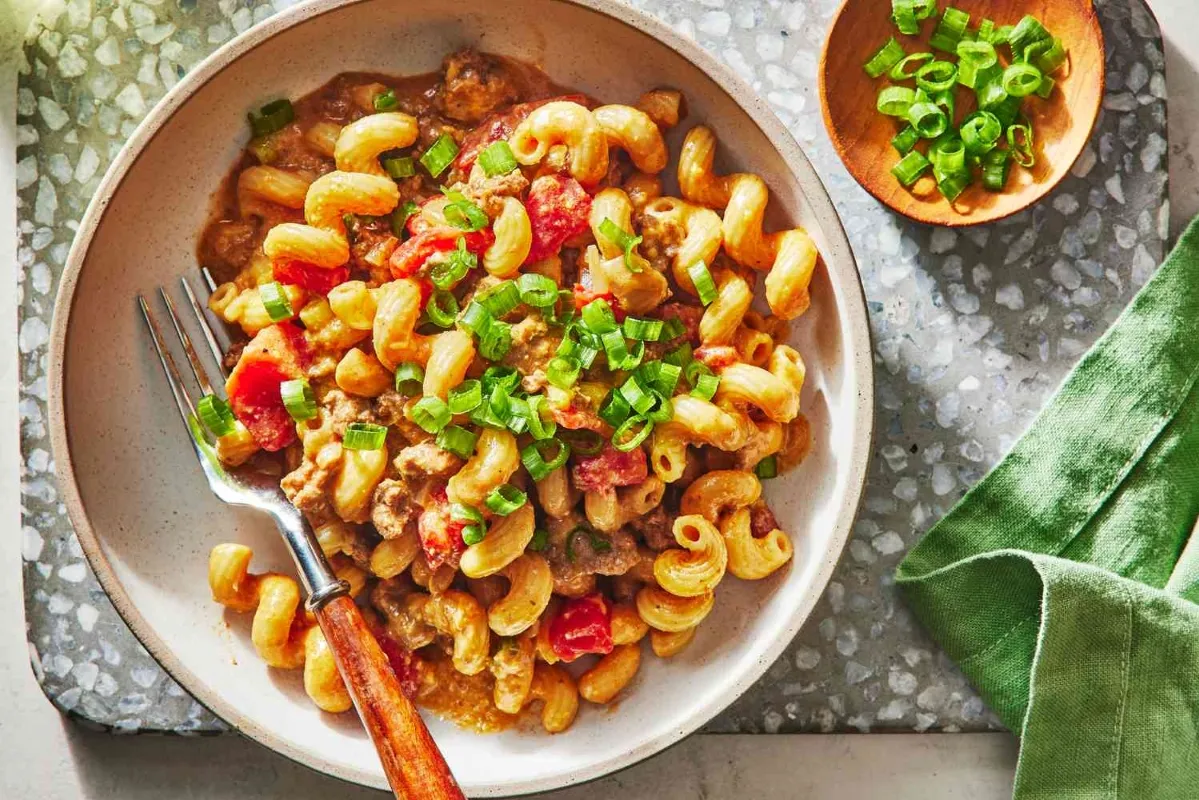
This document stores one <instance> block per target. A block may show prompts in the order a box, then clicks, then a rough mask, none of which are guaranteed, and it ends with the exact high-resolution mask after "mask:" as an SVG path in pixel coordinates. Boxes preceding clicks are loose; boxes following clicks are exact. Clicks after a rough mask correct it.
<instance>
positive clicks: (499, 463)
mask: <svg viewBox="0 0 1199 800" xmlns="http://www.w3.org/2000/svg"><path fill="white" fill-rule="evenodd" d="M519 466H520V450H519V449H518V448H517V446H516V437H515V436H513V435H512V434H511V433H509V432H508V431H497V430H495V429H494V428H486V429H485V430H484V431H483V432H482V433H480V434H479V441H478V442H477V443H476V445H475V454H474V455H473V456H471V457H470V458H469V459H468V460H467V462H466V464H465V466H463V467H462V469H461V470H460V471H459V472H458V474H457V475H455V476H454V477H452V478H450V482H449V483H448V484H447V485H446V494H447V495H449V498H450V501H451V502H454V503H465V504H466V505H468V506H477V505H481V504H482V502H483V500H484V499H485V498H486V497H487V495H489V494H491V490H492V489H494V488H496V487H497V486H499V485H500V484H502V483H506V482H507V481H508V479H509V478H511V477H512V473H513V472H516V468H517V467H519ZM518 513H519V512H518ZM506 520H510V518H506ZM522 549H523V546H522ZM502 566H504V565H503V564H500V565H499V566H498V567H496V569H497V570H498V569H499V568H500V567H502ZM470 577H472V578H478V577H480V576H478V575H471V576H470Z"/></svg>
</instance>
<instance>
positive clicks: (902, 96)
mask: <svg viewBox="0 0 1199 800" xmlns="http://www.w3.org/2000/svg"><path fill="white" fill-rule="evenodd" d="M914 102H916V92H915V90H914V89H909V88H908V87H906V86H888V87H887V88H885V89H883V90H882V91H881V92H879V93H878V103H877V104H876V106H877V108H878V110H879V111H881V112H882V113H884V114H886V115H887V116H889V117H906V116H907V115H908V109H909V108H911V107H912V103H914Z"/></svg>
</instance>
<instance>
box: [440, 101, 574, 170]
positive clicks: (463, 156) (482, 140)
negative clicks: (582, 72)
mask: <svg viewBox="0 0 1199 800" xmlns="http://www.w3.org/2000/svg"><path fill="white" fill-rule="evenodd" d="M554 100H567V101H570V102H572V103H578V104H579V105H589V104H588V102H587V98H586V96H584V95H581V94H568V95H563V96H562V97H547V98H545V99H544V100H533V101H532V102H529V103H518V104H517V105H514V106H512V107H511V108H509V109H507V110H506V111H501V112H497V113H495V114H492V115H491V116H489V117H487V118H486V119H484V120H483V121H482V122H480V123H479V125H478V126H477V127H476V128H475V129H474V130H472V131H471V132H470V133H468V134H467V135H466V138H465V139H464V140H463V141H462V149H461V150H460V151H459V152H458V158H457V159H456V160H455V161H454V166H455V167H456V168H457V169H460V170H462V171H463V172H469V171H470V168H471V167H473V166H474V164H475V159H477V158H478V157H479V153H480V152H481V151H483V150H484V149H485V148H486V147H487V146H488V145H490V144H492V143H493V142H498V141H499V140H500V139H507V138H508V137H509V136H511V135H512V131H514V130H516V126H517V125H519V124H520V123H521V122H523V121H524V119H525V117H527V116H529V114H531V113H533V109H535V108H537V107H539V106H543V105H545V104H546V103H549V102H551V101H554Z"/></svg>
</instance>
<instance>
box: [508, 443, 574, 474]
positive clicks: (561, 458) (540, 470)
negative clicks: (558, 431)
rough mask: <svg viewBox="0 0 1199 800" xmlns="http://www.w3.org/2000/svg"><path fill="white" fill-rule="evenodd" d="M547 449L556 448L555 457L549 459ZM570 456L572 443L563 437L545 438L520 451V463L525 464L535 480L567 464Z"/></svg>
mask: <svg viewBox="0 0 1199 800" xmlns="http://www.w3.org/2000/svg"><path fill="white" fill-rule="evenodd" d="M547 450H554V455H553V457H552V458H550V459H548V460H547V459H546V458H545V453H546V451H547ZM568 458H570V445H568V444H566V442H564V441H562V440H561V439H543V440H541V441H538V442H533V443H532V444H530V445H529V446H528V447H526V448H524V449H523V450H521V451H520V463H521V464H523V465H524V467H525V470H526V471H527V472H528V473H529V477H530V478H532V479H533V480H535V481H539V480H542V479H543V478H545V476H547V475H549V474H550V473H551V472H553V471H554V470H556V469H557V468H558V467H560V466H562V465H563V464H565V463H566V459H568Z"/></svg>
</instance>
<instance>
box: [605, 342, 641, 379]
mask: <svg viewBox="0 0 1199 800" xmlns="http://www.w3.org/2000/svg"><path fill="white" fill-rule="evenodd" d="M644 357H645V342H643V341H640V340H637V341H635V342H633V349H632V350H630V351H629V352H628V354H627V355H626V356H625V357H624V358H623V359H620V361H619V362H618V363H613V361H612V356H611V355H609V356H608V358H609V360H608V367H609V368H610V369H613V370H616V371H619V372H628V371H629V370H631V369H636V368H637V365H638V364H640V363H641V359H643V358H644Z"/></svg>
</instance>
